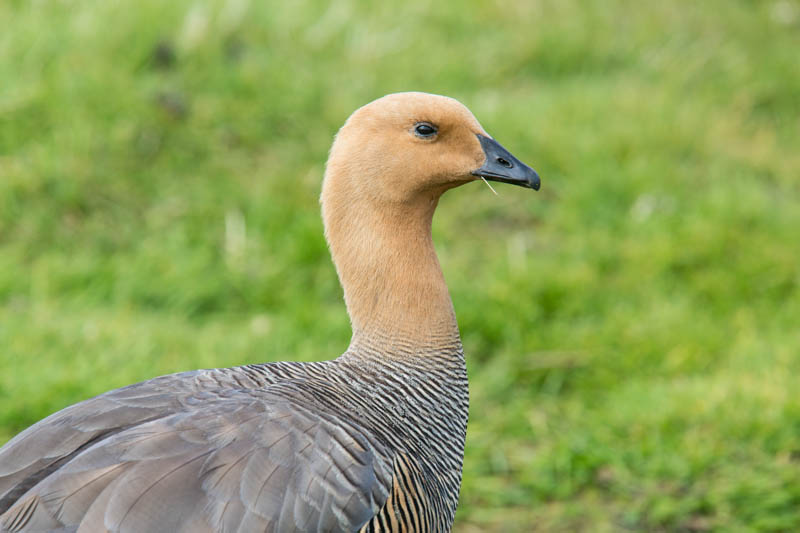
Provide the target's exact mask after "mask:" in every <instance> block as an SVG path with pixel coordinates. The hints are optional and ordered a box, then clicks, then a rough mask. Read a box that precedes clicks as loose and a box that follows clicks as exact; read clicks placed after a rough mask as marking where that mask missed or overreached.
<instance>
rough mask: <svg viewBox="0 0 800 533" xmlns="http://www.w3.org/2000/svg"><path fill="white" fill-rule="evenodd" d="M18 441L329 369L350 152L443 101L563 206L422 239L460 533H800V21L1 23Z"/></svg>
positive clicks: (63, 10) (193, 8) (1, 349)
mask: <svg viewBox="0 0 800 533" xmlns="http://www.w3.org/2000/svg"><path fill="white" fill-rule="evenodd" d="M0 27H3V28H4V30H3V31H2V32H1V33H0V442H4V441H5V440H7V439H8V438H10V437H11V436H12V435H14V434H15V433H16V432H18V431H20V430H21V429H23V428H25V427H26V426H28V425H29V424H31V423H33V422H35V421H36V420H38V419H40V418H42V417H44V416H45V415H47V414H48V413H50V412H52V411H55V410H57V409H60V408H62V407H64V406H66V405H69V404H71V403H74V402H77V401H79V400H82V399H84V398H87V397H89V396H92V395H94V394H97V393H100V392H103V391H105V390H108V389H111V388H114V387H119V386H122V385H125V384H128V383H131V382H135V381H139V380H143V379H147V378H150V377H154V376H157V375H160V374H165V373H169V372H175V371H179V370H187V369H194V368H201V367H216V366H233V365H238V364H243V363H252V362H263V361H273V360H281V359H299V360H319V359H328V358H331V357H334V356H336V355H338V354H339V353H341V352H342V351H343V350H344V348H345V347H346V346H347V343H348V340H349V325H348V321H347V316H346V314H345V310H344V305H343V303H342V301H341V293H340V289H339V287H338V283H337V280H336V275H335V272H334V269H333V267H332V266H331V264H330V261H329V258H328V253H327V250H326V246H325V242H324V240H323V237H322V225H321V222H320V218H319V214H318V195H319V189H320V180H321V176H322V172H323V165H324V162H325V158H326V154H327V150H328V148H329V145H330V142H331V140H332V136H333V134H334V133H335V131H336V129H337V128H338V127H339V126H340V125H341V123H342V122H343V121H344V119H345V118H346V117H347V115H348V114H349V113H350V112H351V111H352V110H353V109H355V108H356V107H358V106H360V105H362V104H363V103H366V102H367V101H370V100H372V99H374V98H377V97H379V96H381V95H383V94H385V93H388V92H396V91H400V90H424V91H427V92H435V93H440V94H447V95H451V96H454V97H456V98H458V99H460V100H461V101H462V102H464V103H465V104H466V105H468V106H469V107H470V108H471V109H472V110H473V112H474V113H475V114H476V116H477V117H478V118H479V120H481V122H482V123H483V126H484V127H485V128H486V130H487V131H489V132H490V133H491V134H492V135H494V136H495V137H496V138H497V139H498V140H499V141H500V142H501V143H503V144H504V145H505V146H506V147H508V148H509V149H510V150H511V151H512V152H513V153H515V155H517V156H519V157H520V159H522V160H523V161H526V162H528V163H530V164H531V165H532V166H533V167H534V168H536V169H537V170H538V171H539V173H540V174H541V176H542V190H541V191H540V192H539V193H532V192H530V191H525V190H521V189H517V188H513V187H498V192H499V196H494V195H492V194H491V193H490V192H489V191H488V190H487V189H486V187H485V186H483V185H482V184H479V183H476V184H472V185H470V186H467V187H464V188H462V189H459V190H456V191H453V192H451V193H449V194H448V195H447V196H446V197H445V198H444V199H443V201H442V203H441V204H440V208H439V211H438V214H437V217H436V220H435V222H434V224H435V228H434V234H435V235H434V237H435V240H436V242H437V247H438V251H439V255H440V258H441V262H442V266H443V269H444V272H445V276H446V278H447V280H448V283H449V285H450V288H451V293H452V296H453V300H454V304H455V307H456V310H457V313H458V317H459V322H460V326H461V330H462V336H463V340H464V346H465V350H466V353H467V360H468V366H469V373H470V380H471V409H470V425H469V434H468V438H467V452H466V464H465V474H464V484H463V487H462V493H461V505H460V508H459V513H458V516H457V519H456V530H457V531H460V532H477V531H532V530H538V531H589V532H595V531H597V532H603V531H652V532H665V531H676V532H677V531H686V532H704V531H725V532H750V531H769V532H789V531H798V530H800V377H799V376H800V327H798V325H799V324H800V148H799V147H800V62H798V50H800V3H798V2H797V1H795V0H777V1H744V0H709V1H706V2H689V1H677V2H663V3H656V2H634V1H621V0H620V1H611V0H609V1H590V2H578V1H574V0H542V1H535V2H534V1H521V0H519V1H516V2H483V1H478V0H472V1H462V2H457V1H455V0H449V1H445V0H442V1H439V2H429V1H423V0H419V1H417V0H410V1H407V2H403V3H401V4H397V5H394V4H392V3H388V2H387V3H380V4H378V3H373V2H367V1H348V0H339V1H337V2H332V3H328V2H322V1H296V2H271V1H259V2H249V1H248V0H229V1H227V2H222V1H219V2H212V1H208V2H203V1H195V2H188V1H183V0H181V1H177V0H176V1H172V2H164V1H162V0H159V1H155V0H136V1H133V0H118V1H114V2H108V1H107V2H90V1H78V0H76V1H55V0H42V1H32V0H17V1H11V0H8V1H5V2H0Z"/></svg>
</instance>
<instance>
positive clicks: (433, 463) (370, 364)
mask: <svg viewBox="0 0 800 533" xmlns="http://www.w3.org/2000/svg"><path fill="white" fill-rule="evenodd" d="M480 179H485V180H494V181H498V182H505V183H510V184H514V185H520V186H522V187H527V188H531V189H537V190H538V188H539V183H540V182H539V176H538V175H537V174H536V172H535V171H534V170H533V169H532V168H530V167H528V166H527V165H525V164H523V163H522V162H520V161H519V160H518V159H517V158H515V157H514V156H513V155H511V153H509V152H508V151H507V150H506V149H505V148H503V147H502V146H501V145H500V144H499V143H498V142H497V141H495V140H494V139H493V138H492V137H491V136H489V134H487V133H486V132H485V131H484V129H483V128H482V127H481V125H480V124H479V123H478V121H477V120H476V119H475V117H474V116H473V114H472V113H471V112H470V111H469V110H468V109H467V108H466V107H464V106H463V105H462V104H461V103H459V102H458V101H456V100H454V99H452V98H448V97H444V96H437V95H431V94H425V93H398V94H390V95H387V96H384V97H382V98H379V99H378V100H375V101H373V102H371V103H369V104H367V105H365V106H363V107H361V108H359V109H357V110H356V111H355V112H354V113H353V114H352V115H351V116H350V117H349V118H348V120H347V121H346V122H345V124H344V126H342V128H341V129H340V130H339V132H338V134H337V135H336V137H335V140H334V143H333V146H332V148H331V151H330V155H329V159H328V162H327V166H326V170H325V175H324V178H323V184H322V195H321V199H320V200H321V206H322V217H323V222H324V228H325V237H326V240H327V242H328V245H329V249H330V253H331V255H332V258H333V261H334V264H335V266H336V271H337V274H338V277H339V280H340V282H341V285H342V288H343V291H344V300H345V304H346V307H347V311H348V313H349V316H350V321H351V325H352V338H351V342H350V345H349V347H348V348H347V350H346V351H345V352H344V353H343V354H342V355H341V356H339V357H338V358H335V359H332V360H328V361H320V362H307V363H298V362H274V363H265V364H252V365H245V366H240V367H235V368H221V369H207V370H196V371H190V372H183V373H178V374H172V375H166V376H161V377H157V378H155V379H150V380H148V381H144V382H141V383H138V384H135V385H130V386H127V387H123V388H121V389H117V390H113V391H110V392H106V393H104V394H101V395H99V396H97V397H95V398H92V399H89V400H85V401H83V402H80V403H77V404H75V405H72V406H69V407H67V408H65V409H63V410H61V411H59V412H57V413H55V414H53V415H51V416H49V417H47V418H45V419H44V420H41V421H40V422H38V423H36V424H34V425H33V426H31V427H29V428H28V429H26V430H24V431H23V432H22V433H20V434H18V435H17V436H16V437H15V438H13V439H12V440H11V441H9V442H8V443H7V444H6V445H5V446H4V447H3V448H2V449H0V530H1V531H3V532H23V531H24V532H28V531H38V532H41V531H62V532H67V531H70V532H75V531H77V532H98V531H113V532H145V531H147V532H193V533H197V532H199V533H202V532H211V531H224V532H234V531H238V532H255V531H276V532H285V531H370V532H377V531H418V532H422V531H449V530H450V528H451V527H452V524H453V519H454V516H455V512H456V506H457V504H458V497H459V489H460V485H461V474H462V465H463V459H464V443H465V438H466V428H467V411H468V403H469V401H468V388H467V373H466V366H465V359H464V353H463V349H462V345H461V340H460V337H459V330H458V325H457V323H456V316H455V312H454V309H453V304H452V301H451V299H450V295H449V293H448V289H447V285H446V284H445V280H444V276H443V274H442V270H441V267H440V266H439V262H438V259H437V256H436V253H435V250H434V246H433V241H432V237H431V222H432V218H433V213H434V210H435V209H436V206H437V203H438V200H439V197H440V196H441V195H442V194H443V193H444V192H445V191H447V190H448V189H451V188H454V187H457V186H459V185H462V184H465V183H468V182H471V181H475V180H480Z"/></svg>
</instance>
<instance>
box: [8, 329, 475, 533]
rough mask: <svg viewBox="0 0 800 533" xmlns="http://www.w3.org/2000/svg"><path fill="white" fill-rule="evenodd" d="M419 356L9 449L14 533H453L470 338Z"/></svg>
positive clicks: (370, 359) (147, 402)
mask: <svg viewBox="0 0 800 533" xmlns="http://www.w3.org/2000/svg"><path fill="white" fill-rule="evenodd" d="M381 345H382V344H381ZM416 350H417V352H416V353H408V350H407V349H405V348H404V347H403V346H398V347H396V348H395V349H394V351H393V353H390V354H387V353H386V352H385V346H384V347H383V348H378V347H377V346H375V345H370V344H369V343H360V344H358V343H354V344H353V346H351V347H350V348H349V349H348V351H347V352H345V353H344V354H343V355H342V356H341V357H339V358H338V359H336V360H333V361H324V362H315V363H292V362H282V363H268V364H261V365H248V366H243V367H237V368H228V369H214V370H201V371H195V372H186V373H181V374H174V375H170V376H163V377H161V378H157V379H155V380H150V381H148V382H144V383H140V384H138V385H132V386H130V387H125V388H123V389H118V390H116V391H111V392H109V393H106V394H103V395H101V396H98V397H96V398H93V399H91V400H87V401H85V402H82V403H79V404H76V405H73V406H71V407H69V408H67V409H65V410H63V411H61V412H59V413H56V414H54V415H52V416H51V417H48V418H46V419H45V420H43V421H41V422H39V423H38V424H36V425H34V426H32V427H30V428H29V429H28V430H26V431H24V432H23V433H21V434H20V435H18V436H17V437H16V438H15V439H13V440H12V441H11V442H9V443H8V444H7V445H6V446H5V447H4V448H2V450H0V529H1V530H2V531H9V532H11V531H13V532H18V531H19V532H22V531H50V530H52V531H84V530H85V531H196V532H203V531H209V532H210V531H241V532H248V531H355V530H359V529H361V530H362V531H374V532H378V531H449V529H450V527H451V525H452V522H453V518H454V515H455V509H456V505H457V502H458V491H459V486H460V482H461V468H462V460H463V459H462V457H463V449H464V438H465V435H466V422H467V406H468V392H467V379H466V370H465V365H464V358H463V355H462V353H461V346H460V342H459V341H458V337H457V336H455V337H453V339H452V341H451V342H450V343H442V342H439V343H438V346H437V348H436V349H435V350H433V349H432V350H431V351H425V352H424V353H420V352H419V349H416ZM304 472H305V474H303V473H304ZM298 475H299V477H298ZM186 487H190V488H191V490H187V489H186Z"/></svg>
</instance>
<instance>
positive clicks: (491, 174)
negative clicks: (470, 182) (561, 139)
mask: <svg viewBox="0 0 800 533" xmlns="http://www.w3.org/2000/svg"><path fill="white" fill-rule="evenodd" d="M478 140H479V141H480V143H481V148H483V153H484V154H485V155H486V162H485V163H484V164H483V166H482V167H481V168H479V169H477V170H473V171H472V175H473V176H479V177H481V178H486V179H487V180H492V181H501V182H503V183H510V184H512V185H519V186H520V187H527V188H529V189H533V190H535V191H538V190H539V185H540V180H539V174H537V173H536V171H535V170H533V169H532V168H531V167H529V166H528V165H526V164H525V163H523V162H522V161H520V160H519V159H517V158H516V157H514V156H513V155H511V152H509V151H508V150H506V149H505V148H503V147H502V146H501V145H500V143H498V142H497V141H495V140H494V139H492V138H491V137H486V136H484V135H478Z"/></svg>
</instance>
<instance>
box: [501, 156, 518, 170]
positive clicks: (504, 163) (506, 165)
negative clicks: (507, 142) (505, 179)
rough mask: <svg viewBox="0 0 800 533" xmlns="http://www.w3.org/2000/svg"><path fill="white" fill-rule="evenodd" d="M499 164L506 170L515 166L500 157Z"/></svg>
mask: <svg viewBox="0 0 800 533" xmlns="http://www.w3.org/2000/svg"><path fill="white" fill-rule="evenodd" d="M497 162H498V163H500V164H501V165H503V166H504V167H506V168H512V167H513V166H514V165H512V164H511V161H507V160H505V159H503V158H502V157H498V158H497Z"/></svg>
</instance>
